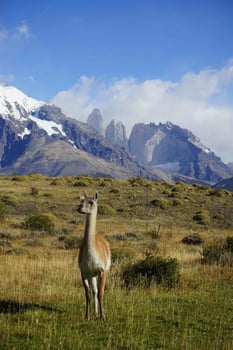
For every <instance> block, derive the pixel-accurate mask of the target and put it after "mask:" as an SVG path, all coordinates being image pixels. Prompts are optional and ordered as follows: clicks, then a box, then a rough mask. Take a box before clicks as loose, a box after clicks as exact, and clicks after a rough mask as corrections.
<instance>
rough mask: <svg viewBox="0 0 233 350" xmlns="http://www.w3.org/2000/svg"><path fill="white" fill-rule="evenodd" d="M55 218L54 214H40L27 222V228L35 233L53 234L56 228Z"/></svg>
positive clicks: (31, 217)
mask: <svg viewBox="0 0 233 350" xmlns="http://www.w3.org/2000/svg"><path fill="white" fill-rule="evenodd" d="M55 221H56V219H55V216H54V215H52V214H39V215H32V216H30V217H29V218H28V219H27V221H26V222H25V227H26V228H27V229H31V230H33V231H36V230H38V231H46V232H50V233H51V232H52V231H53V230H54V228H55Z"/></svg>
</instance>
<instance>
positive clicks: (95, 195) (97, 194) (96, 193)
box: [93, 191, 99, 202]
mask: <svg viewBox="0 0 233 350" xmlns="http://www.w3.org/2000/svg"><path fill="white" fill-rule="evenodd" d="M93 198H94V200H95V201H96V202H97V200H98V198H99V193H98V192H97V191H96V192H95V194H94V197H93Z"/></svg>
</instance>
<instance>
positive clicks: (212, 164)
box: [129, 122, 232, 184]
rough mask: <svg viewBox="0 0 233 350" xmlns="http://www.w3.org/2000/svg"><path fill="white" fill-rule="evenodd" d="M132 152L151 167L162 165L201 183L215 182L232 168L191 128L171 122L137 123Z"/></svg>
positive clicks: (130, 140) (131, 138) (229, 172)
mask: <svg viewBox="0 0 233 350" xmlns="http://www.w3.org/2000/svg"><path fill="white" fill-rule="evenodd" d="M129 151H130V153H131V154H132V155H134V156H135V159H136V160H138V161H139V162H140V163H142V164H144V165H145V166H147V167H149V168H152V169H153V168H159V169H161V170H163V171H167V172H169V173H172V174H173V177H174V176H175V174H177V175H178V174H179V175H180V176H184V177H189V178H194V179H196V180H198V181H200V182H206V183H209V184H214V183H216V182H219V181H220V180H222V179H224V178H227V177H230V176H232V171H231V170H230V169H229V167H228V166H227V165H226V164H224V163H223V162H222V161H221V159H220V158H219V157H217V156H216V155H215V154H214V153H213V152H211V151H210V149H209V148H207V147H205V146H204V145H203V144H202V143H201V142H200V140H199V139H198V138H197V137H196V136H195V135H194V134H193V133H192V132H191V131H189V130H187V129H182V128H180V127H179V126H177V125H174V124H172V123H171V122H167V123H165V124H162V123H160V124H159V125H156V124H154V123H150V124H142V123H139V124H135V125H134V127H133V129H132V132H131V134H130V137H129Z"/></svg>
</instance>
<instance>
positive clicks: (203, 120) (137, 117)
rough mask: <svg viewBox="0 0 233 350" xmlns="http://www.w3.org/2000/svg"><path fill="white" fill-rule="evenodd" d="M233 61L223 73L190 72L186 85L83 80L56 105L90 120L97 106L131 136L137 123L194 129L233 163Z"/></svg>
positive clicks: (61, 94)
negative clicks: (232, 94)
mask: <svg viewBox="0 0 233 350" xmlns="http://www.w3.org/2000/svg"><path fill="white" fill-rule="evenodd" d="M232 87H233V61H229V63H228V64H227V65H226V66H224V67H223V68H222V69H219V70H213V69H206V70H202V71H200V72H198V73H193V72H189V73H187V74H185V75H184V76H183V77H182V78H181V79H180V81H177V82H172V81H162V80H158V79H154V80H146V81H144V82H138V81H137V80H135V79H133V78H126V79H121V80H115V81H112V82H111V83H109V84H106V83H104V82H102V81H98V80H97V79H95V78H93V77H91V78H88V77H82V78H80V80H79V81H78V83H77V84H76V85H75V86H74V87H72V88H71V89H69V90H66V91H61V92H59V93H58V94H57V95H56V96H55V97H54V98H53V99H52V101H51V102H52V103H54V104H56V105H58V106H60V107H61V108H62V110H63V111H64V112H65V113H66V114H67V115H69V116H71V117H75V118H77V119H78V120H82V121H84V122H85V121H86V120H87V116H88V114H89V113H91V111H92V109H93V108H94V107H97V108H99V109H100V110H101V112H102V114H103V116H104V120H105V123H106V124H108V123H109V122H110V120H111V119H112V118H114V119H115V120H121V121H122V122H123V123H124V124H125V126H126V127H127V129H128V133H130V130H131V128H132V126H133V125H134V124H135V123H138V122H143V123H149V122H154V123H156V124H157V123H159V122H166V121H171V122H173V123H175V124H177V125H179V126H181V127H184V128H187V129H189V130H191V131H192V132H193V133H194V134H195V135H197V136H198V137H199V138H200V139H201V141H202V143H204V144H205V145H206V146H208V147H210V148H211V150H212V151H214V152H215V153H216V154H217V155H218V156H220V157H221V158H222V159H223V161H225V162H228V161H233V143H232V132H233V100H230V99H229V96H230V95H231V92H232Z"/></svg>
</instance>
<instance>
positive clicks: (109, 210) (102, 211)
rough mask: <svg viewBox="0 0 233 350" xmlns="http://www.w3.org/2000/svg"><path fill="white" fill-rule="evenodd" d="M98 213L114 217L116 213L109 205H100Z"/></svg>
mask: <svg viewBox="0 0 233 350" xmlns="http://www.w3.org/2000/svg"><path fill="white" fill-rule="evenodd" d="M98 213H99V214H100V215H113V214H114V213H115V210H114V208H112V207H110V205H108V204H99V205H98Z"/></svg>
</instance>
